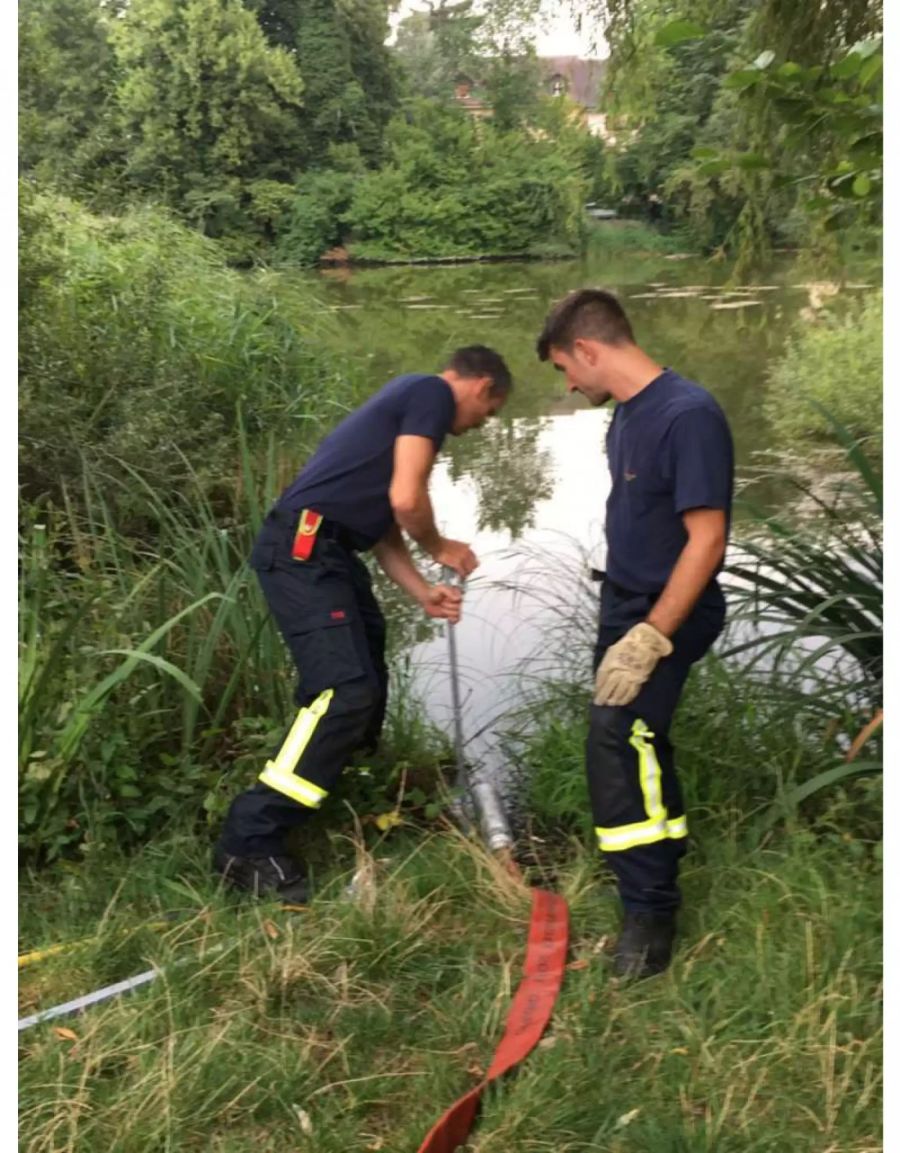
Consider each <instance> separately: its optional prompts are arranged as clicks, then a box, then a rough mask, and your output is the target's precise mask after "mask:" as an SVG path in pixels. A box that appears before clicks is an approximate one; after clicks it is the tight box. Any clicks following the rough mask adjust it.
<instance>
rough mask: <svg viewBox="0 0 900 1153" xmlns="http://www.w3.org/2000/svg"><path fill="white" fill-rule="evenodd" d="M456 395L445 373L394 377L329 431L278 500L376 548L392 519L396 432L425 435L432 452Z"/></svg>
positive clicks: (449, 418)
mask: <svg viewBox="0 0 900 1153" xmlns="http://www.w3.org/2000/svg"><path fill="white" fill-rule="evenodd" d="M455 416H456V401H455V399H454V396H453V390H452V389H451V388H450V385H449V384H448V383H447V382H446V380H444V379H443V377H440V376H434V375H432V374H430V373H420V372H412V373H407V374H406V375H405V376H396V377H394V379H393V380H390V381H388V383H387V384H386V385H385V386H384V388H382V389H379V391H378V392H376V393H375V395H374V396H371V397H369V399H368V400H367V401H366V402H365V404H363V405H361V406H360V407H359V408H358V409H356V411H355V412H352V413H351V414H350V415H349V416H348V417H345V418H344V420H342V421H341V423H340V424H339V425H338V426H337V428H336V429H334V431H333V432H331V433H329V434H328V436H326V437H325V439H324V440H323V441H322V443H321V444H320V445H319V447H318V448H317V449H316V451H315V453H314V454H313V456H312V457H310V459H309V461H308V462H307V464H306V465H305V466H304V468H303V469H302V470H301V472H300V473H299V475H298V476H297V477H296V479H295V480H294V482H293V483H292V484H290V485H289V486H288V487H287V488H286V489H285V490H284V492H283V493H282V494H281V497H280V499H279V501H278V504H279V507H280V508H283V509H287V510H289V511H290V512H298V511H299V510H300V509H301V508H310V509H314V510H315V511H316V512H318V513H321V514H322V516H324V517H325V519H326V520H331V521H335V522H336V523H337V524H340V525H343V526H344V528H348V529H352V530H353V531H354V532H355V533H357V534H358V535H359V536H360V537H362V538H363V539H364V541H365V543H366V547H371V545H373V544H375V542H376V541H379V540H380V539H381V538H382V537H383V536H384V534H385V533H386V532H387V531H388V530H389V529H390V528H391V526H392V525H393V524H394V514H393V510H392V509H391V502H390V498H389V496H388V492H389V490H390V485H391V477H392V475H393V471H394V442H395V441H396V439H397V437H398V436H427V437H430V438H431V440H433V441H434V447H435V451H438V450H439V449H440V447H441V445H442V444H443V442H444V437H445V436H446V435H447V433H448V432H449V431H450V430H451V428H452V427H453V421H454V418H455Z"/></svg>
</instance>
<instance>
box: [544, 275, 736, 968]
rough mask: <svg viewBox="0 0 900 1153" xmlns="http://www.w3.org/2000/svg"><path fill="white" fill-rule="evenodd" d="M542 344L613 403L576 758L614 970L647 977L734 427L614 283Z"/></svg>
mask: <svg viewBox="0 0 900 1153" xmlns="http://www.w3.org/2000/svg"><path fill="white" fill-rule="evenodd" d="M537 351H538V355H539V357H540V358H541V360H551V361H552V362H553V364H554V366H555V367H556V368H557V369H558V370H559V371H560V372H563V373H564V374H565V377H566V384H567V387H568V388H569V390H570V391H576V392H580V393H581V394H582V395H583V396H585V397H586V398H587V399H588V400H589V401H591V403H592V404H595V405H601V404H605V403H606V401H608V400H610V399H613V400H615V401H616V402H617V406H616V409H615V412H614V413H613V417H612V421H611V423H610V426H609V431H608V433H607V445H606V447H607V456H608V459H609V465H610V471H611V474H612V488H611V491H610V495H609V498H608V501H607V506H606V538H607V559H606V572H605V573H600V574H597V575H598V576H599V577H601V578H602V579H603V584H602V586H601V592H600V627H599V634H598V638H597V646H596V650H595V653H594V675H595V684H594V697H593V703H592V705H591V708H590V726H589V733H588V740H587V749H586V769H587V777H588V785H589V789H590V796H591V808H592V815H593V819H594V825H595V827H596V834H597V840H598V844H599V848H600V850H601V852H602V853H603V854H604V856H605V858H606V861H607V863H608V864H609V865H610V866H611V867H612V870H613V872H614V874H615V876H616V879H617V881H618V887H619V894H620V897H621V900H622V905H623V913H624V915H623V924H622V931H621V933H620V935H619V938H618V941H617V944H616V948H615V954H614V958H613V965H614V971H615V972H616V974H617V975H620V976H630V977H642V976H650V975H652V974H654V973H659V972H662V971H663V970H664V969H665V968H666V967H667V966H668V964H669V962H670V960H671V955H672V946H673V942H674V937H675V915H676V911H677V909H678V907H679V905H680V893H679V889H678V862H679V859H680V858H681V857H682V856H683V854H684V852H685V848H686V837H687V819H686V816H685V811H684V804H683V801H682V798H681V790H680V788H679V785H678V779H677V777H676V773H675V762H674V751H673V748H672V743H671V740H670V738H669V728H670V725H671V721H672V715H673V713H674V711H675V708H676V706H677V704H678V699H679V697H680V695H681V691H682V689H683V687H684V683H685V681H686V679H687V676H688V672H689V671H690V668H691V665H692V664H694V662H695V661H698V660H699V659H700V658H701V657H702V656H703V654H704V653H705V652H706V651H707V650H708V649H709V648H710V646H711V645H712V644H713V642H714V641H715V639H716V638H717V636H718V635H719V633H720V632H721V630H722V627H723V625H724V622H725V601H724V597H723V595H722V591H721V589H720V588H719V585H718V582H717V580H716V575H717V573H718V572H719V570H720V568H721V565H722V561H723V558H724V555H725V546H726V543H727V539H728V532H729V528H730V519H731V500H732V491H733V484H734V452H733V446H732V440H731V433H730V431H729V428H728V423H727V421H726V419H725V416H724V414H723V412H722V410H721V408H720V407H719V405H718V404H717V403H716V401H715V400H714V399H713V398H712V396H710V394H709V393H708V392H706V390H705V389H703V388H701V387H700V386H699V385H698V384H695V383H693V382H691V381H688V380H685V379H684V377H682V376H680V375H679V374H678V373H677V372H675V371H673V370H672V369H670V368H663V367H662V366H661V365H659V364H657V363H656V361H654V360H653V359H652V358H651V357H649V356H648V355H647V354H646V353H644V352H643V351H642V350H641V349H640V348H639V347H638V346H637V345H636V344H635V342H634V336H633V333H632V330H631V325H630V323H629V321H628V318H627V317H626V315H625V312H624V310H623V309H622V306H621V305H620V303H619V302H618V300H617V299H616V297H615V296H613V295H612V294H611V293H608V292H603V291H600V290H598V289H581V290H579V291H577V292H573V293H570V294H569V295H568V296H567V297H565V298H564V299H563V300H562V301H560V302H559V303H558V304H557V305H556V306H555V308H554V309H553V310H552V311H551V313H550V314H549V316H548V317H547V320H546V322H545V325H544V330H543V332H542V333H541V335H540V337H539V339H538V345H537Z"/></svg>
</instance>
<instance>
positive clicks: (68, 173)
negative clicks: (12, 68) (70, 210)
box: [19, 0, 121, 192]
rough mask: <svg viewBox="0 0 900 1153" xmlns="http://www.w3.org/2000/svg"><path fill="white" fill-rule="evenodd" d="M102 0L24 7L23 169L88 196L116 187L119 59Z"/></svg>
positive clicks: (29, 2)
mask: <svg viewBox="0 0 900 1153" xmlns="http://www.w3.org/2000/svg"><path fill="white" fill-rule="evenodd" d="M109 29H110V14H109V13H108V11H107V10H104V9H103V8H101V7H100V5H99V3H98V0H23V2H22V3H21V4H20V5H19V165H20V169H21V170H23V171H26V172H30V173H32V174H34V176H35V177H36V178H37V179H38V180H41V181H45V182H47V181H50V182H53V183H54V184H55V185H56V186H57V187H61V188H65V189H67V190H72V191H76V192H84V191H85V190H86V189H87V188H88V187H90V188H92V189H96V188H97V187H98V186H100V185H103V184H111V183H114V182H115V179H116V170H117V169H118V168H119V166H120V160H121V158H120V156H119V154H118V149H119V141H118V139H117V132H116V125H115V120H114V108H113V94H114V86H115V76H116V70H115V58H114V54H113V50H112V45H111V43H110V34H109Z"/></svg>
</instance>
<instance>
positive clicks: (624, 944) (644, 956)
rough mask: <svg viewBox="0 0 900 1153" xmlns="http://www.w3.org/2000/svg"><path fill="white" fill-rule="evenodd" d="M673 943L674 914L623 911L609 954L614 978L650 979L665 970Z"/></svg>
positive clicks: (669, 959) (670, 956)
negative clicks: (616, 935)
mask: <svg viewBox="0 0 900 1153" xmlns="http://www.w3.org/2000/svg"><path fill="white" fill-rule="evenodd" d="M674 940H675V914H674V913H630V912H628V911H627V910H626V912H625V916H624V918H623V921H622V932H621V933H620V934H619V939H618V941H616V948H615V952H614V953H613V973H614V974H615V975H616V976H617V977H631V978H640V977H654V976H656V974H657V973H662V972H663V971H664V970H665V969H668V967H669V962H670V961H671V960H672V944H673V942H674Z"/></svg>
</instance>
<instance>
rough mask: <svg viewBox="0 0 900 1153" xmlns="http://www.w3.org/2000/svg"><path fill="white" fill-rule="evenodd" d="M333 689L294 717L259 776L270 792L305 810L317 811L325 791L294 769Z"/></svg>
mask: <svg viewBox="0 0 900 1153" xmlns="http://www.w3.org/2000/svg"><path fill="white" fill-rule="evenodd" d="M333 696H334V689H326V690H325V691H324V692H322V693H319V695H318V696H317V697H316V699H315V700H314V701H313V703H312V704H311V705H310V706H309V707H308V708H305V709H301V710H300V712H299V713H298V714H297V719H296V720H295V721H294V723H293V725H291V731H290V732H289V733H288V735H287V737H286V738H285V742H284V744H283V745H282V746H281V748H280V749H279V750H278V756H277V757H276V758H275V760H274V761H269V762H268V763H267V764H266V767H265V768H264V769H263V771H262V772H261V773H260V774H259V779H260V780H261V781H262V782H263V784H264V785H268V786H269V788H270V789H275V791H276V792H278V793H283V794H284V795H285V796H286V797H290V798H291V800H292V801H297V802H298V803H299V804H301V805H306V807H307V808H309V809H317V808H318V807H319V805H321V803H322V802H323V801H324V800H325V798H326V797H327V796H328V793H327V792H326V790H325V789H322V788H320V787H319V786H318V785H315V784H313V782H312V781H307V780H306V779H305V778H304V777H298V776H297V775H296V774H295V772H294V769H295V768H296V766H297V764H298V763H299V761H300V758H301V757H302V756H303V753H304V752H305V750H306V746H307V745H308V744H309V742H310V740H312V735H313V733H314V732H315V731H316V725H318V723H319V721H320V720H321V719H322V717H324V716H325V714H326V713H327V712H328V706H329V705H330V704H331V698H332V697H333Z"/></svg>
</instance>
